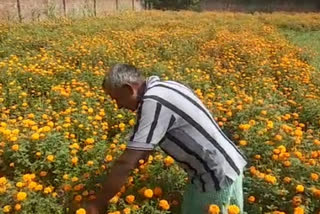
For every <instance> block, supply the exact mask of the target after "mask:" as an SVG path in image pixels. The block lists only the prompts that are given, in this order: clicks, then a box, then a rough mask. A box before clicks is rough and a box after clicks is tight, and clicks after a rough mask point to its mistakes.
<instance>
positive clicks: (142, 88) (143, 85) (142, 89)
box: [138, 81, 147, 103]
mask: <svg viewBox="0 0 320 214" xmlns="http://www.w3.org/2000/svg"><path fill="white" fill-rule="evenodd" d="M146 89H147V82H146V81H143V82H142V83H141V85H140V87H139V90H138V99H139V103H140V102H141V100H142V98H143V96H144V93H145V92H146Z"/></svg>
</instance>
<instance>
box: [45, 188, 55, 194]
mask: <svg viewBox="0 0 320 214" xmlns="http://www.w3.org/2000/svg"><path fill="white" fill-rule="evenodd" d="M52 191H53V188H52V187H46V188H44V190H43V192H44V193H45V194H49V193H52Z"/></svg>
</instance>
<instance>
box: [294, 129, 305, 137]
mask: <svg viewBox="0 0 320 214" xmlns="http://www.w3.org/2000/svg"><path fill="white" fill-rule="evenodd" d="M294 135H295V136H297V137H301V136H302V135H303V132H302V131H301V130H300V129H297V130H295V131H294Z"/></svg>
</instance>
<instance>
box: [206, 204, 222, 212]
mask: <svg viewBox="0 0 320 214" xmlns="http://www.w3.org/2000/svg"><path fill="white" fill-rule="evenodd" d="M208 213H209V214H219V213H220V208H219V206H217V205H215V204H211V205H210V206H209V211H208Z"/></svg>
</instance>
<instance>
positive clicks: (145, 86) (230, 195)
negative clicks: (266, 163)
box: [87, 64, 247, 214]
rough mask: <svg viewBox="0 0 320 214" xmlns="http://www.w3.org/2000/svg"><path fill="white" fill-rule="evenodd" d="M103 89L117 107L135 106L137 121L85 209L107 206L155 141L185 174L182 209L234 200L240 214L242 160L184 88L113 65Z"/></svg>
mask: <svg viewBox="0 0 320 214" xmlns="http://www.w3.org/2000/svg"><path fill="white" fill-rule="evenodd" d="M103 89H104V91H105V93H106V94H107V95H110V96H111V98H113V99H115V100H116V101H117V105H118V107H119V108H126V109H130V110H133V111H135V110H137V123H136V125H135V127H134V133H133V135H132V136H131V138H130V141H129V142H128V145H127V149H126V151H125V152H124V153H123V154H122V156H121V157H120V158H119V159H118V160H117V161H116V163H115V164H114V166H113V168H112V169H111V172H110V174H109V175H108V178H107V180H106V181H105V183H104V184H103V188H102V191H101V193H99V194H98V195H97V200H95V201H93V202H91V204H90V205H89V206H88V208H87V211H88V213H90V214H97V213H99V210H101V209H103V208H105V206H106V203H107V201H109V200H110V199H111V198H112V197H113V196H114V195H115V194H116V193H117V192H118V191H119V190H120V188H121V186H122V185H123V184H124V183H125V181H126V179H127V176H128V175H129V173H130V172H131V170H133V169H134V168H135V167H137V166H138V161H139V160H140V159H146V158H147V157H148V156H149V154H150V153H151V152H152V150H153V149H154V148H155V147H156V146H160V148H161V149H162V150H163V151H164V152H166V153H167V154H168V155H170V156H172V157H173V158H174V159H175V161H176V162H177V163H179V164H180V166H181V167H182V168H183V169H184V170H186V172H187V173H188V175H189V178H190V181H191V182H190V184H189V185H188V187H187V189H186V191H185V194H184V199H183V204H182V213H183V214H201V213H208V207H209V205H210V204H216V205H218V206H219V207H220V210H221V211H222V213H226V209H227V206H228V205H229V204H235V205H237V206H238V207H239V208H240V210H241V213H242V209H243V192H242V172H243V168H244V167H245V165H246V164H247V162H246V159H245V157H244V156H243V155H242V154H241V152H240V151H239V150H238V149H237V147H236V146H235V145H234V144H233V142H231V141H230V140H229V139H228V138H227V137H226V135H225V134H224V133H223V132H222V131H221V129H220V128H219V126H218V125H217V123H216V122H215V121H214V119H213V118H212V116H211V115H210V112H209V111H208V110H207V109H206V107H205V106H204V105H203V103H202V102H201V101H200V99H198V98H197V97H196V96H195V94H194V93H193V92H192V91H191V90H190V89H189V88H188V87H186V86H184V85H182V84H180V83H177V82H174V81H166V82H162V81H160V79H159V78H158V77H156V76H152V77H150V78H147V79H144V77H143V76H142V74H141V73H140V71H139V70H138V69H137V68H135V67H133V66H130V65H126V64H116V65H115V66H113V67H112V68H111V69H110V71H109V73H107V74H106V76H105V79H104V81H103Z"/></svg>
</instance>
